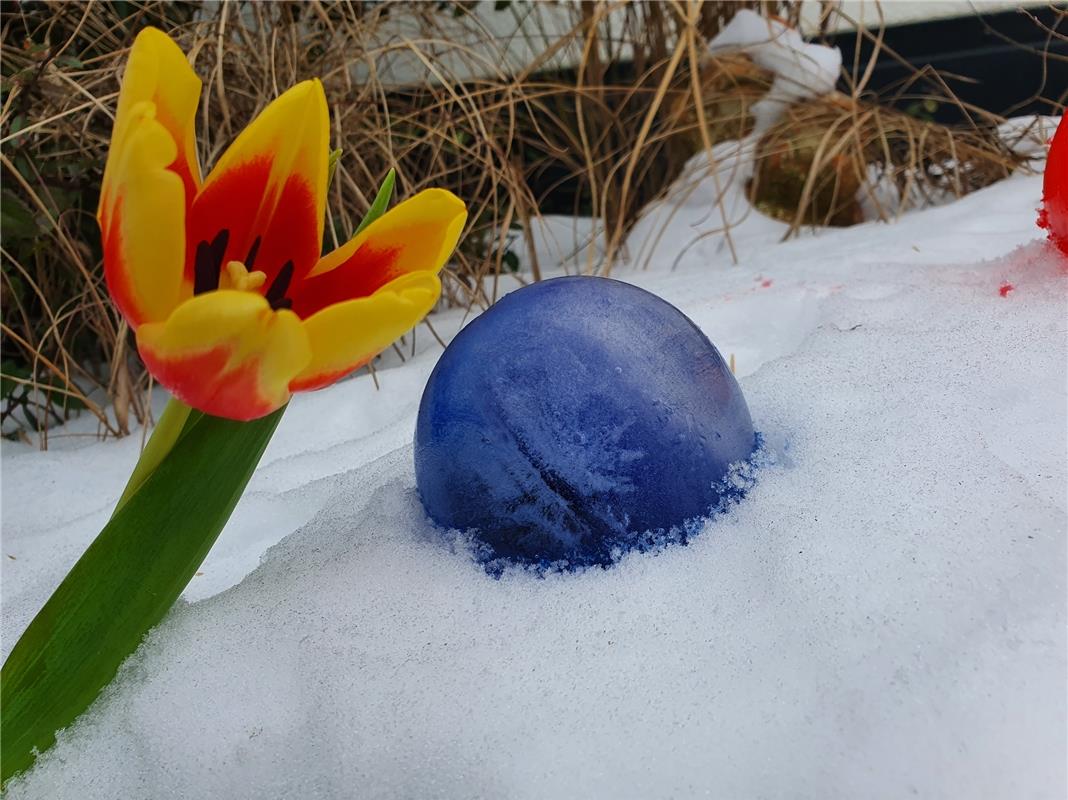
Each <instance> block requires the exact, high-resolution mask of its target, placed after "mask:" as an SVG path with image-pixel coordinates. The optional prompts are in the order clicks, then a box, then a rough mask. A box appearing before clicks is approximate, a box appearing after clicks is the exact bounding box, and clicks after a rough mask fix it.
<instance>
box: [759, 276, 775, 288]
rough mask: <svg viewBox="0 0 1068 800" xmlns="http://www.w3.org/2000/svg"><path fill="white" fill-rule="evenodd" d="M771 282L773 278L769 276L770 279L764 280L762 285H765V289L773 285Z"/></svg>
mask: <svg viewBox="0 0 1068 800" xmlns="http://www.w3.org/2000/svg"><path fill="white" fill-rule="evenodd" d="M771 283H772V282H771V278H768V280H766V281H764V282H763V283H761V284H760V285H761V286H763V287H764V288H765V289H767V288H768V287H769V286H771Z"/></svg>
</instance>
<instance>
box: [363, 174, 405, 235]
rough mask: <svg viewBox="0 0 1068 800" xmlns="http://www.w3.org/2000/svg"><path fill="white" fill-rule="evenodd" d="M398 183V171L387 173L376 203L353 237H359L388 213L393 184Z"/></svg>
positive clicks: (379, 189)
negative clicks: (361, 232) (365, 229)
mask: <svg viewBox="0 0 1068 800" xmlns="http://www.w3.org/2000/svg"><path fill="white" fill-rule="evenodd" d="M396 182H397V171H396V170H395V169H391V170H390V171H389V172H387V173H386V177H385V180H383V181H382V185H381V186H380V187H378V194H376V195H375V200H374V202H373V203H371V207H370V208H369V209H368V210H367V213H366V214H365V215H364V217H363V219H362V220H361V221H360V226H359V227H358V228H357V229H356V233H354V234H352V235H353V236H356V235H358V234H359V233H360V231H362V230H363V229H364V228H366V227H367V226H368V225H370V224H371V223H372V222H374V221H375V220H376V219H378V218H379V217H381V216H382V215H383V214H385V213H386V207H387V206H389V201H390V198H392V197H393V184H394V183H396Z"/></svg>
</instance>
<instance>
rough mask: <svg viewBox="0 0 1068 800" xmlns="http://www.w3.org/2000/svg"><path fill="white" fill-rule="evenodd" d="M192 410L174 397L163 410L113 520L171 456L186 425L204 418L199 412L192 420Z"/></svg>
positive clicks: (124, 490)
mask: <svg viewBox="0 0 1068 800" xmlns="http://www.w3.org/2000/svg"><path fill="white" fill-rule="evenodd" d="M192 410H193V409H191V408H190V407H189V406H187V405H186V404H185V403H183V402H182V401H181V400H178V399H176V398H174V397H172V398H171V399H170V400H169V401H168V402H167V407H166V408H165V409H163V414H161V415H160V418H159V421H158V422H157V423H156V427H155V428H154V429H153V431H152V435H151V436H150V437H149V438H148V443H147V444H146V445H145V449H144V450H142V451H141V457H140V458H139V459H138V460H137V464H136V466H134V469H133V474H131V475H130V480H129V481H127V482H126V488H125V489H123V492H122V496H121V497H120V498H119V502H118V503H117V504H116V505H115V510H114V511H113V512H112V516H115V514H118V513H119V511H120V510H121V509H122V507H123V506H124V505H126V503H127V501H129V499H130V498H131V497H133V495H134V493H135V492H137V490H138V489H140V488H141V486H142V484H144V482H145V481H146V480H148V476H149V475H151V474H152V473H153V472H155V471H156V467H158V466H159V465H160V462H161V461H163V459H164V458H166V457H167V453H169V452H171V450H172V449H173V448H174V445H175V444H176V443H177V442H178V438H179V437H180V436H181V434H182V431H183V430H185V428H186V423H187V422H190V423H192V424H195V423H196V422H197V420H198V419H199V418H200V417H201V416H203V415H202V414H201V413H200V412H197V414H196V415H194V417H193V418H192V419H190V412H191V411H192Z"/></svg>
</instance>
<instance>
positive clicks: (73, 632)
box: [0, 408, 285, 783]
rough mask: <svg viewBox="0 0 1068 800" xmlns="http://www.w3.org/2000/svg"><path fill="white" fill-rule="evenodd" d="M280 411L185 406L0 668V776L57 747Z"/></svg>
mask: <svg viewBox="0 0 1068 800" xmlns="http://www.w3.org/2000/svg"><path fill="white" fill-rule="evenodd" d="M284 410H285V409H284V408H282V409H279V410H278V411H276V412H274V413H273V414H270V415H269V416H266V417H263V418H262V419H258V420H254V421H252V422H234V421H232V420H227V419H220V418H219V417H211V416H207V415H204V414H199V412H193V413H190V414H189V415H188V417H187V418H186V420H185V422H184V424H183V426H182V430H181V433H180V434H179V437H178V439H177V443H175V444H174V446H173V449H171V450H170V451H169V452H168V453H167V455H166V456H165V457H164V458H163V459H162V460H161V461H160V462H159V464H158V466H156V468H155V470H154V471H152V472H151V474H150V475H149V476H148V477H147V478H146V479H145V480H144V482H143V483H142V484H141V486H140V488H139V489H138V490H137V491H135V492H134V493H133V494H132V495H131V496H129V497H128V498H126V500H125V503H124V504H123V505H122V507H121V508H119V509H118V511H116V513H115V515H114V516H113V517H112V518H111V520H110V521H109V522H108V524H107V525H106V526H105V527H104V530H103V531H101V532H100V535H99V536H97V538H96V540H95V541H94V542H93V543H92V544H91V545H89V549H88V550H86V551H85V554H84V555H83V556H82V557H81V559H79V561H78V563H77V564H75V565H74V567H73V569H71V571H70V573H69V574H68V575H67V577H66V578H64V579H63V583H61V584H60V586H59V588H58V589H56V591H55V593H54V594H53V595H52V596H51V597H50V598H49V600H48V602H47V603H45V605H44V608H42V609H41V611H40V612H38V614H37V616H36V617H34V619H33V622H31V623H30V625H29V627H28V628H27V629H26V632H25V633H23V634H22V638H20V639H19V641H18V643H17V644H16V645H15V648H14V649H13V650H12V651H11V655H10V656H8V659H7V661H6V662H5V664H4V667H3V672H2V674H0V683H2V688H0V783H6V782H7V780H8V779H9V778H10V777H11V776H12V775H15V774H17V773H19V772H21V771H22V770H24V769H26V768H27V767H29V766H30V765H31V764H32V763H33V761H34V758H35V757H36V754H35V752H34V751H35V750H36V751H38V752H44V751H45V750H47V749H48V748H49V747H51V746H52V744H53V743H54V742H55V734H56V731H58V730H60V729H62V728H65V727H66V726H68V725H70V724H71V723H72V722H73V721H74V720H75V719H77V717H78V716H79V715H80V714H81V713H82V712H83V711H85V710H86V709H87V708H88V707H89V706H90V705H91V704H92V703H93V701H94V700H96V698H97V695H98V694H99V693H100V691H101V689H103V688H104V687H105V686H106V685H107V684H108V683H109V682H110V681H111V679H112V678H113V677H114V676H115V673H116V671H117V670H118V668H119V666H120V665H121V664H122V662H123V661H124V660H126V658H127V657H128V656H129V655H130V654H131V653H133V652H134V651H135V650H136V649H137V648H138V646H139V645H140V644H141V641H142V639H143V638H144V636H145V634H146V633H147V632H148V631H149V630H150V629H151V628H152V627H153V626H155V625H156V624H157V623H159V621H160V620H162V619H163V617H164V616H165V615H166V613H167V611H168V610H169V609H170V608H171V606H172V605H173V604H174V602H175V601H176V600H177V599H178V597H179V596H180V595H181V593H182V590H183V589H185V587H186V585H187V584H188V583H189V581H190V579H191V578H192V577H193V575H194V574H195V573H196V570H197V568H198V567H199V566H200V565H201V563H202V562H203V561H204V557H205V556H206V555H207V554H208V551H209V550H210V549H211V546H212V545H213V544H214V543H215V540H216V539H217V538H218V536H219V532H220V531H222V529H223V526H224V525H225V524H226V521H227V520H228V519H229V518H230V514H231V513H232V512H233V510H234V507H235V506H236V505H237V501H238V499H239V498H240V497H241V493H242V492H243V491H244V489H245V486H246V485H247V484H248V480H249V478H250V477H251V476H252V472H253V470H254V469H255V468H256V464H257V463H259V460H260V456H262V455H263V451H264V449H265V448H266V447H267V442H268V441H269V440H270V438H271V434H273V433H274V429H275V427H276V426H277V425H278V421H279V419H281V417H282V413H283V412H284ZM194 418H195V419H194Z"/></svg>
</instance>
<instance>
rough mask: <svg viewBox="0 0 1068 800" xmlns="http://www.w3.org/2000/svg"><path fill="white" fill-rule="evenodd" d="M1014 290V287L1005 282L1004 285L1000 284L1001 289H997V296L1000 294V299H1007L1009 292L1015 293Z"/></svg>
mask: <svg viewBox="0 0 1068 800" xmlns="http://www.w3.org/2000/svg"><path fill="white" fill-rule="evenodd" d="M1015 289H1016V287H1015V286H1013V285H1012V284H1011V283H1009V282H1008V281H1005V283H1003V284H1001V288H1000V289H998V294H1000V295H1001V296H1002V297H1008V296H1009V292H1012V291H1015Z"/></svg>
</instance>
